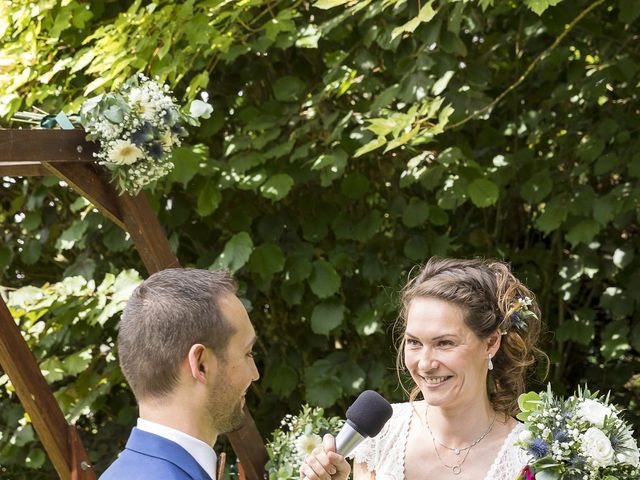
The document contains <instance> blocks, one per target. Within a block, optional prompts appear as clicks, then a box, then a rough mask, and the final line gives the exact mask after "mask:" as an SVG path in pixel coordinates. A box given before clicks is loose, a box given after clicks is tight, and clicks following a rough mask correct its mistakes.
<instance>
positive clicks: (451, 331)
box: [404, 297, 500, 407]
mask: <svg viewBox="0 0 640 480" xmlns="http://www.w3.org/2000/svg"><path fill="white" fill-rule="evenodd" d="M499 338H500V335H499V333H498V332H496V333H495V334H494V335H492V336H491V337H490V338H489V339H485V340H481V339H480V338H478V337H477V336H476V334H475V333H473V331H472V330H471V329H470V328H469V327H467V325H466V324H465V323H464V319H463V312H462V310H461V309H460V308H459V307H458V306H456V305H454V304H452V303H449V302H446V301H443V300H438V299H436V298H430V297H418V298H414V299H413V300H412V301H411V303H410V304H409V310H408V316H407V327H406V330H405V335H404V342H405V347H404V360H405V365H406V366H407V369H408V370H409V372H410V373H411V377H412V378H413V381H414V382H416V385H418V387H419V388H420V390H421V391H422V395H423V396H424V399H425V400H426V401H427V403H428V404H429V405H433V406H441V407H453V406H457V405H464V404H465V403H467V402H474V401H478V400H479V399H480V398H483V397H486V396H487V389H486V378H487V364H488V356H489V354H490V353H491V355H492V356H493V355H495V352H496V351H497V349H498V347H499V342H500V339H499Z"/></svg>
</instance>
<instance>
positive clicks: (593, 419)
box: [576, 399, 612, 428]
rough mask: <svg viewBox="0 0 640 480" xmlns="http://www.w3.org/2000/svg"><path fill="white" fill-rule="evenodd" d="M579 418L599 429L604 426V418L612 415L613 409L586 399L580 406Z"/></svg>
mask: <svg viewBox="0 0 640 480" xmlns="http://www.w3.org/2000/svg"><path fill="white" fill-rule="evenodd" d="M576 413H577V414H578V416H579V417H580V418H582V419H584V420H586V421H587V422H589V423H592V424H593V425H595V426H596V427H598V428H602V426H603V425H604V417H606V416H608V415H611V414H612V412H611V409H610V408H609V407H606V406H604V405H603V404H601V403H600V402H596V401H595V400H591V399H586V400H583V401H582V402H581V403H580V405H578V410H577V412H576Z"/></svg>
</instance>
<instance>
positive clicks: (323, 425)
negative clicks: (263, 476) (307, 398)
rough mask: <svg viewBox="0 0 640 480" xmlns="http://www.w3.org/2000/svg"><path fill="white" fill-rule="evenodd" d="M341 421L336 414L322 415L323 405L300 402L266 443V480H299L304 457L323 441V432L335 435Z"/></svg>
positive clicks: (342, 421)
mask: <svg viewBox="0 0 640 480" xmlns="http://www.w3.org/2000/svg"><path fill="white" fill-rule="evenodd" d="M343 423H344V420H342V419H341V418H339V417H331V418H325V417H324V410H323V409H322V408H320V407H315V408H311V407H310V406H309V405H303V407H302V410H301V411H300V413H299V414H298V415H297V416H294V415H286V416H285V417H284V419H283V420H282V422H280V428H278V429H276V430H275V431H274V432H273V433H272V435H271V441H270V442H269V443H267V445H266V447H267V453H268V454H269V461H268V462H267V465H266V470H267V473H268V475H269V480H289V479H291V480H298V478H299V473H298V470H299V469H300V466H301V465H302V461H303V460H304V458H305V457H306V456H307V455H309V454H310V453H311V452H312V451H313V449H314V448H316V447H317V446H320V445H322V436H323V435H324V434H326V433H331V434H332V435H336V434H337V433H338V431H339V430H340V428H341V427H342V424H343Z"/></svg>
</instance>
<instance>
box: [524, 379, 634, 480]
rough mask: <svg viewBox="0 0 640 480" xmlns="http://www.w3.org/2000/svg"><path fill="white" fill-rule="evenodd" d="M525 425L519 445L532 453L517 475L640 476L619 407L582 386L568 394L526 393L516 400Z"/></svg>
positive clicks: (608, 479)
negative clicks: (567, 396) (562, 396)
mask: <svg viewBox="0 0 640 480" xmlns="http://www.w3.org/2000/svg"><path fill="white" fill-rule="evenodd" d="M518 403H519V406H520V410H521V413H520V414H518V418H519V419H520V420H523V421H524V422H525V426H526V429H525V430H524V431H523V432H522V433H521V434H520V436H519V438H518V444H519V445H520V446H521V447H523V448H524V449H525V450H527V451H528V452H529V453H530V454H531V457H532V459H531V461H530V463H529V465H528V466H527V469H526V471H523V473H522V474H521V477H520V478H537V479H538V480H541V479H544V480H555V479H573V478H576V479H578V478H579V479H582V480H623V479H631V478H640V453H639V451H638V445H637V444H636V441H635V440H634V438H633V431H632V430H631V427H630V426H629V424H628V423H627V422H626V421H625V420H624V419H623V417H622V415H621V412H619V411H618V409H617V408H616V407H615V406H614V405H612V404H611V403H610V402H609V398H608V396H607V397H601V396H598V393H597V392H596V393H591V392H589V390H587V389H578V392H577V393H576V394H574V395H572V396H571V397H569V398H568V399H566V400H565V399H562V398H559V397H556V396H555V395H554V394H553V392H552V391H551V388H550V387H549V388H548V389H547V391H546V392H542V393H539V394H538V393H535V392H529V393H526V394H523V395H521V396H520V398H519V400H518Z"/></svg>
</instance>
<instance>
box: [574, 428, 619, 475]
mask: <svg viewBox="0 0 640 480" xmlns="http://www.w3.org/2000/svg"><path fill="white" fill-rule="evenodd" d="M582 450H583V452H584V453H585V455H586V456H587V457H589V458H590V459H591V461H592V462H593V464H594V465H596V466H600V467H606V466H608V465H612V464H613V463H614V460H615V458H614V457H615V456H614V451H613V447H612V446H611V442H610V441H609V438H608V437H607V436H606V435H605V434H604V433H603V432H602V430H600V429H599V428H595V427H591V428H589V429H588V430H587V431H586V432H584V434H583V435H582Z"/></svg>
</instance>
